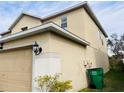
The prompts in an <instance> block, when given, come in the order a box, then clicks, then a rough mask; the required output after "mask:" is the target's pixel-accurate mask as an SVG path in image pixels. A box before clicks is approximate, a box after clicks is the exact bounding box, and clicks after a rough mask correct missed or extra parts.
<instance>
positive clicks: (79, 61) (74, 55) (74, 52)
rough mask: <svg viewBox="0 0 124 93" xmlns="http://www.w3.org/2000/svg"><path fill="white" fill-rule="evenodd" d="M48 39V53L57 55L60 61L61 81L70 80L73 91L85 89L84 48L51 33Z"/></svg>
mask: <svg viewBox="0 0 124 93" xmlns="http://www.w3.org/2000/svg"><path fill="white" fill-rule="evenodd" d="M50 38H51V39H50V41H49V43H50V52H52V53H57V55H59V57H60V60H61V61H60V62H61V73H62V80H72V86H73V89H72V90H73V91H78V90H80V89H81V88H85V87H87V78H86V73H85V69H86V68H85V67H84V61H86V56H85V47H84V46H81V45H79V44H76V43H74V42H72V41H70V40H67V39H64V38H62V37H59V36H57V35H55V34H53V33H51V35H50Z"/></svg>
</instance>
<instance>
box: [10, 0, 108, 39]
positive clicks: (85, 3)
mask: <svg viewBox="0 0 124 93" xmlns="http://www.w3.org/2000/svg"><path fill="white" fill-rule="evenodd" d="M82 7H83V8H84V9H85V10H86V12H87V13H88V14H89V16H90V17H91V18H92V20H93V21H94V22H95V24H96V25H97V26H98V27H99V29H100V30H101V32H102V33H103V34H104V36H105V37H108V36H107V33H106V32H105V30H104V29H103V27H102V26H101V24H100V22H99V21H98V19H97V18H96V16H95V14H94V13H93V11H92V10H91V8H90V6H89V5H88V3H87V2H86V1H85V2H82V3H80V4H77V5H75V6H72V7H69V8H67V9H65V10H62V11H59V12H56V13H54V14H52V15H50V16H47V17H44V18H41V17H37V16H34V15H32V14H28V13H21V14H20V16H19V17H18V18H17V19H16V20H15V21H14V23H13V24H12V25H11V26H10V27H9V30H8V32H10V31H11V28H12V27H14V26H15V24H16V23H17V22H18V21H19V20H20V19H21V18H22V16H24V15H28V16H31V17H34V18H37V19H40V20H41V21H45V20H48V19H51V18H54V17H56V16H59V15H62V14H64V13H68V12H71V11H73V10H76V9H79V8H82Z"/></svg>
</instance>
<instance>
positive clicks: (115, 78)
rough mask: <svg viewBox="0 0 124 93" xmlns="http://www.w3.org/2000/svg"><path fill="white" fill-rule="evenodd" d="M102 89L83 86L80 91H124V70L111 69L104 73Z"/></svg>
mask: <svg viewBox="0 0 124 93" xmlns="http://www.w3.org/2000/svg"><path fill="white" fill-rule="evenodd" d="M104 82H105V87H104V88H103V89H102V90H97V89H90V88H85V89H82V90H80V92H124V72H122V71H116V70H111V71H109V72H107V73H106V74H105V77H104Z"/></svg>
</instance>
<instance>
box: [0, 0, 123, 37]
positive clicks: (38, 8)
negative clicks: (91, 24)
mask: <svg viewBox="0 0 124 93" xmlns="http://www.w3.org/2000/svg"><path fill="white" fill-rule="evenodd" d="M80 2H82V1H77V2H76V1H8V2H7V1H0V33H2V32H4V31H7V30H8V28H9V26H10V25H11V24H12V23H13V22H14V21H15V19H16V18H17V17H18V16H19V15H20V13H21V12H26V13H31V14H33V15H36V16H40V17H45V16H48V15H50V14H52V13H55V12H57V11H60V10H63V9H65V8H68V7H70V6H73V5H75V4H78V3H80ZM88 3H89V5H90V6H91V9H92V10H93V12H94V13H95V15H96V17H97V18H98V20H99V21H100V23H101V24H102V26H103V28H104V29H105V31H106V32H107V34H108V36H110V35H111V34H112V33H117V34H118V35H121V34H122V33H124V30H123V29H124V2H123V1H119V2H117V1H89V2H88Z"/></svg>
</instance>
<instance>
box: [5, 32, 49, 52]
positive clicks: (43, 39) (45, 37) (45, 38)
mask: <svg viewBox="0 0 124 93" xmlns="http://www.w3.org/2000/svg"><path fill="white" fill-rule="evenodd" d="M35 41H36V42H37V43H38V44H39V45H40V46H41V47H42V48H43V51H42V52H48V51H49V44H48V42H49V32H48V33H41V34H37V35H34V36H29V37H25V38H22V39H17V40H13V41H10V42H6V43H5V44H4V45H3V48H11V47H15V46H25V45H30V44H34V43H35Z"/></svg>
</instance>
